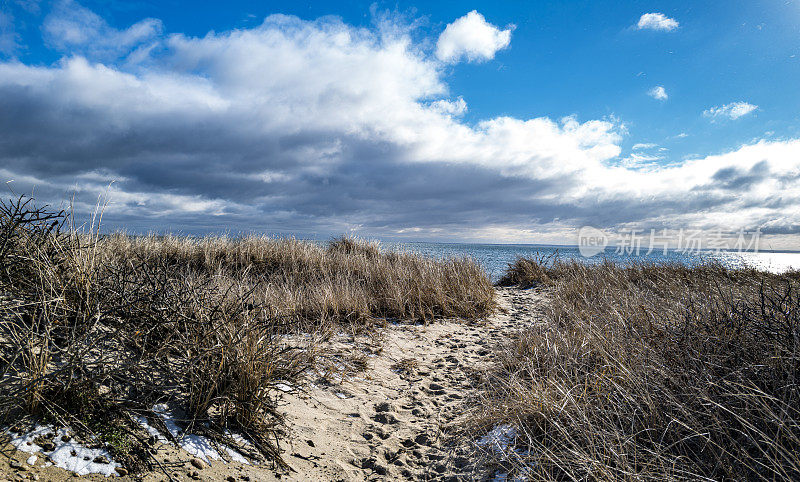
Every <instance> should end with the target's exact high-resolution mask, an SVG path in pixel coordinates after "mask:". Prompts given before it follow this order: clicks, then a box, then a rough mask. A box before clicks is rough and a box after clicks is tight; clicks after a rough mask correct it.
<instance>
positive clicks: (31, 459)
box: [25, 455, 39, 465]
mask: <svg viewBox="0 0 800 482" xmlns="http://www.w3.org/2000/svg"><path fill="white" fill-rule="evenodd" d="M38 459H39V457H37V456H35V455H31V456H30V457H28V460H26V461H25V462H26V463H27V464H28V465H36V461H37V460H38Z"/></svg>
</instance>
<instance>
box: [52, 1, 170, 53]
mask: <svg viewBox="0 0 800 482" xmlns="http://www.w3.org/2000/svg"><path fill="white" fill-rule="evenodd" d="M43 30H44V33H45V39H46V40H47V42H48V43H49V44H50V45H51V46H52V47H55V48H56V49H59V50H62V51H70V52H71V53H73V54H74V53H79V52H80V53H88V54H91V55H92V56H95V57H98V58H104V59H113V58H116V56H118V55H120V54H122V53H127V52H129V51H130V50H131V49H132V48H133V47H136V46H138V45H141V44H143V43H145V42H148V41H152V40H153V39H154V38H155V37H157V36H158V35H160V34H161V32H162V30H163V25H162V23H161V21H160V20H157V19H153V18H146V19H144V20H141V21H139V22H137V23H135V24H133V25H131V26H130V27H128V28H126V29H124V30H118V29H115V28H113V27H111V26H110V25H108V23H106V21H105V20H103V19H102V18H101V17H100V16H98V15H97V14H96V13H94V12H92V11H91V10H89V9H87V8H85V7H83V6H81V5H79V4H77V3H75V2H74V1H73V0H61V1H60V2H58V3H57V4H56V7H55V8H54V9H53V11H52V12H51V13H50V14H49V15H48V16H47V17H46V18H45V20H44V24H43Z"/></svg>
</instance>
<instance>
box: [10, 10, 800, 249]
mask: <svg viewBox="0 0 800 482" xmlns="http://www.w3.org/2000/svg"><path fill="white" fill-rule="evenodd" d="M128 30H129V29H123V30H107V29H106V28H105V27H99V28H98V29H97V30H96V32H97V33H96V35H99V36H100V37H101V38H98V39H96V40H97V42H98V43H99V44H101V45H102V44H106V43H108V42H110V39H114V38H117V36H118V35H119V32H125V31H128ZM387 31H391V32H394V33H392V34H385V33H384V32H387ZM148 35H149V34H148ZM104 36H106V37H104ZM133 37H134V38H139V36H137V35H133ZM411 38H412V36H411V35H410V34H408V33H407V31H406V30H404V29H403V28H397V29H394V30H392V29H383V30H368V29H363V28H357V27H353V26H350V25H347V24H345V23H343V22H342V21H340V20H335V19H330V18H327V19H323V20H318V21H304V20H301V19H299V18H297V17H290V16H281V15H275V16H270V17H268V18H267V19H265V20H264V22H263V23H262V24H261V25H259V26H257V27H254V28H249V29H239V30H233V31H228V32H216V33H215V32H211V33H208V34H206V35H205V36H202V37H192V36H188V35H182V34H172V35H168V36H165V35H163V34H157V35H155V37H154V38H152V39H150V40H148V42H150V41H152V42H155V43H157V48H156V49H155V50H157V52H158V54H157V55H152V54H150V53H149V51H147V52H143V53H142V54H141V56H140V57H139V60H138V62H139V63H138V64H135V65H133V64H132V63H131V60H130V51H134V50H137V49H138V48H139V47H140V45H137V44H136V43H135V42H128V43H127V45H128V47H127V50H128V51H126V50H125V49H122V50H119V51H117V53H118V54H119V57H118V59H123V58H124V59H127V60H117V61H113V60H102V59H104V58H105V59H107V58H108V57H106V54H107V52H106V51H104V50H100V51H93V50H91V49H88V50H86V51H85V54H84V55H83V56H81V55H68V56H65V58H64V59H62V60H61V61H60V62H57V63H55V64H52V65H48V66H36V65H26V64H23V63H20V62H0V98H2V99H4V102H5V104H4V106H8V109H3V110H0V125H3V126H6V131H4V139H5V141H4V142H3V143H0V166H3V167H2V169H1V170H0V175H2V176H3V178H5V179H11V178H13V179H17V182H18V183H20V184H19V185H16V186H15V190H17V191H19V192H25V189H26V186H32V185H34V184H35V185H36V186H37V193H40V194H41V195H45V193H48V194H47V195H49V196H51V197H50V198H49V199H46V200H48V201H56V202H57V201H58V200H60V196H63V195H64V192H68V191H71V190H72V188H73V187H75V186H76V182H77V189H78V190H79V196H78V197H79V199H78V202H84V203H85V204H86V205H87V206H91V205H93V203H94V200H95V199H96V197H97V192H102V191H103V190H104V189H105V184H106V181H107V180H108V179H117V180H118V182H117V183H115V184H114V186H113V188H112V193H113V196H112V200H113V201H114V203H115V204H113V205H112V206H111V208H110V209H109V211H107V213H108V216H107V217H106V218H105V219H106V220H109V222H111V221H110V220H114V219H115V220H116V221H115V222H117V223H119V225H124V226H128V227H131V228H132V229H138V230H140V231H141V230H144V231H146V230H148V229H149V228H154V229H159V228H160V229H164V227H163V226H162V225H159V224H158V223H163V219H164V213H169V215H170V217H171V223H172V224H171V226H173V228H174V229H184V230H187V231H190V230H192V229H197V230H202V229H229V228H232V229H233V230H243V229H251V228H255V229H258V228H261V229H270V230H277V229H280V230H284V231H286V232H297V233H302V232H303V230H313V231H314V232H317V233H336V232H344V231H345V230H346V229H347V227H349V226H355V225H360V226H363V229H364V230H365V231H369V232H370V233H373V234H375V235H381V234H387V233H398V232H401V231H404V232H409V233H410V232H414V233H416V234H415V236H422V237H424V236H444V234H442V233H447V235H450V236H453V237H456V236H463V237H473V238H475V237H487V236H488V237H491V236H496V238H495V239H496V240H508V241H511V240H516V241H521V240H525V239H527V240H530V239H531V238H530V236H531V235H532V234H531V233H536V232H540V231H542V230H548V229H556V228H559V229H560V228H563V227H565V226H571V225H580V223H588V222H591V221H592V220H595V219H600V218H602V219H604V220H605V221H604V222H606V223H607V225H615V224H620V223H640V224H645V225H646V224H648V223H650V224H657V225H659V226H668V227H677V228H688V227H690V226H691V225H700V226H714V227H717V226H718V227H723V228H725V229H737V228H738V227H746V228H752V227H753V226H757V225H761V224H763V225H765V226H769V227H770V228H771V229H773V230H776V231H779V230H781V229H783V230H788V231H791V230H792V229H794V231H795V232H796V231H797V228H796V227H797V226H798V225H800V209H798V207H800V183H799V182H798V176H800V158H798V157H797V154H796V153H797V152H798V151H800V140H782V141H774V142H766V141H758V142H753V143H751V144H750V145H745V146H742V147H741V148H739V149H735V150H733V151H731V152H727V153H724V154H721V155H718V156H708V157H699V158H696V159H690V160H688V161H684V162H678V163H676V164H672V165H664V163H663V162H660V161H663V159H661V158H662V157H663V155H662V153H661V151H660V150H659V151H655V153H653V152H654V151H648V150H647V149H658V146H656V145H650V144H647V143H639V144H636V145H635V146H634V151H636V152H634V153H633V154H631V155H630V156H628V157H627V158H625V159H621V158H620V154H621V147H620V144H621V143H622V141H623V139H624V137H625V135H626V133H625V128H624V125H623V124H622V123H621V122H620V121H619V120H617V119H613V118H607V119H594V120H591V119H590V120H583V121H580V120H578V119H577V118H576V117H565V118H561V119H550V118H548V117H533V118H515V117H509V116H501V117H493V118H485V119H480V120H477V121H475V122H473V121H472V120H470V121H469V122H466V121H463V120H461V119H460V118H459V117H458V115H459V114H461V113H463V112H464V111H465V110H466V105H467V102H466V101H465V100H464V99H462V98H460V97H455V96H452V95H451V94H450V92H449V88H448V85H447V84H446V83H445V81H444V78H445V73H444V71H445V66H444V65H443V64H442V62H441V61H439V60H438V59H437V58H435V57H433V56H431V55H430V54H428V55H426V54H425V53H424V52H425V51H424V49H423V48H422V47H421V46H420V45H417V44H415V43H414V42H413V41H412V40H411ZM93 55H94V57H93ZM454 99H455V100H454ZM97 173H102V176H101V177H102V179H95V178H96V177H97ZM93 176H94V177H93ZM23 181H24V183H26V184H24V185H23ZM476 193H479V195H476ZM81 196H83V197H81ZM87 209H88V208H87ZM731 212H733V213H737V215H739V214H740V216H735V217H732V216H730V215H728V214H727V213H731ZM201 214H202V215H208V216H213V217H214V220H213V221H207V220H204V219H206V218H204V217H203V216H201ZM554 219H558V220H559V221H557V222H553V220H554ZM153 220H155V221H153ZM148 223H151V224H148ZM226 223H227V224H226ZM437 233H438V234H437ZM497 237H500V238H497Z"/></svg>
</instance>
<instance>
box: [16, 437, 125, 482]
mask: <svg viewBox="0 0 800 482" xmlns="http://www.w3.org/2000/svg"><path fill="white" fill-rule="evenodd" d="M48 433H54V434H55V436H54V437H53V438H52V442H53V444H54V445H55V450H53V451H50V452H45V451H44V450H42V447H40V446H39V445H37V444H36V443H35V442H34V439H36V438H37V437H39V436H42V435H45V434H48ZM68 433H69V432H68V431H67V429H66V428H61V429H58V430H56V429H55V428H54V427H52V426H49V425H38V426H37V427H36V428H35V429H33V430H32V431H31V432H28V433H25V434H16V433H13V432H9V434H10V435H11V436H12V439H11V445H13V446H14V447H16V448H17V450H21V451H23V452H27V453H29V454H36V453H37V452H41V453H43V454H45V455H47V457H48V458H49V459H50V461H52V463H53V464H54V465H55V466H56V467H60V468H62V469H65V470H69V471H70V472H74V473H76V474H78V475H88V474H102V475H105V476H106V477H111V476H116V475H117V472H116V470H115V469H116V468H117V467H120V464H118V463H116V462H114V461H113V460H112V459H111V454H110V453H109V452H108V450H105V449H90V448H87V447H84V446H83V445H81V444H79V443H77V442H75V441H73V440H72V439H70V440H69V441H68V442H64V441H63V440H61V437H63V436H64V435H67V434H68ZM73 454H74V455H73ZM99 457H102V458H104V459H105V460H106V461H108V462H109V463H107V464H101V463H96V462H95V459H97V458H99ZM31 459H33V460H32V461H31ZM34 463H36V455H32V456H31V457H29V458H28V464H30V465H33V464H34Z"/></svg>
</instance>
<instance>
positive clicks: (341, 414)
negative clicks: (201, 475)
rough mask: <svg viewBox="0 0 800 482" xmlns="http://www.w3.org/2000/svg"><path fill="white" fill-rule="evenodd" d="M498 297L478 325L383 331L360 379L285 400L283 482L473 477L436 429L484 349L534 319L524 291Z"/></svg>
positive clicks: (466, 386) (486, 360) (534, 307)
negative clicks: (288, 433)
mask: <svg viewBox="0 0 800 482" xmlns="http://www.w3.org/2000/svg"><path fill="white" fill-rule="evenodd" d="M498 294H499V297H498V298H499V301H500V305H501V307H502V308H503V310H502V311H501V312H500V313H498V314H496V315H494V316H492V317H491V318H489V319H488V320H485V321H484V322H478V323H465V322H462V321H440V322H436V323H433V324H431V325H428V326H415V325H403V324H398V325H392V326H390V327H389V328H387V329H386V333H385V341H384V350H383V352H382V353H381V354H380V355H378V356H375V357H373V358H371V360H370V366H369V368H368V370H366V372H364V373H361V374H359V375H360V377H356V378H353V379H350V380H345V381H344V382H342V383H336V384H321V383H320V384H315V387H314V388H313V389H312V390H311V391H310V392H308V393H307V394H302V395H300V394H291V395H288V396H287V397H286V403H287V405H286V407H285V410H286V412H287V413H289V414H290V415H289V417H288V422H289V426H290V427H292V431H293V435H294V436H293V437H291V440H292V441H293V442H292V445H291V446H290V447H289V449H288V450H287V453H286V460H287V462H288V463H289V464H290V465H291V466H292V468H293V469H294V470H296V472H295V473H291V474H288V479H289V480H382V479H419V480H439V479H442V480H459V479H472V478H474V476H475V472H474V471H473V468H472V467H471V460H470V459H469V457H464V456H459V452H458V450H454V449H453V448H448V447H446V446H445V445H446V444H444V443H443V442H444V440H443V438H444V437H443V430H444V429H445V428H446V427H447V426H448V425H450V424H452V423H454V422H456V421H457V418H458V416H459V415H461V414H463V413H464V409H465V403H466V402H467V399H468V397H469V396H470V394H471V392H472V390H473V388H474V384H476V383H478V381H479V380H480V373H481V371H482V370H484V369H486V368H488V367H489V365H490V363H491V361H492V359H493V349H494V348H495V347H496V346H497V345H498V344H499V343H502V342H503V341H504V340H507V339H508V337H509V336H510V335H512V334H513V333H514V332H515V331H517V330H519V329H521V328H523V327H524V326H526V325H528V324H530V323H532V322H533V321H534V320H536V319H540V310H541V307H542V299H541V296H540V295H537V294H536V293H535V292H533V291H531V290H527V291H523V290H517V289H498ZM403 360H415V361H416V364H417V367H416V370H415V371H414V372H412V373H404V372H402V371H399V370H397V369H396V365H395V364H397V363H398V362H402V361H403ZM286 477H287V476H284V480H285V479H286Z"/></svg>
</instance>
